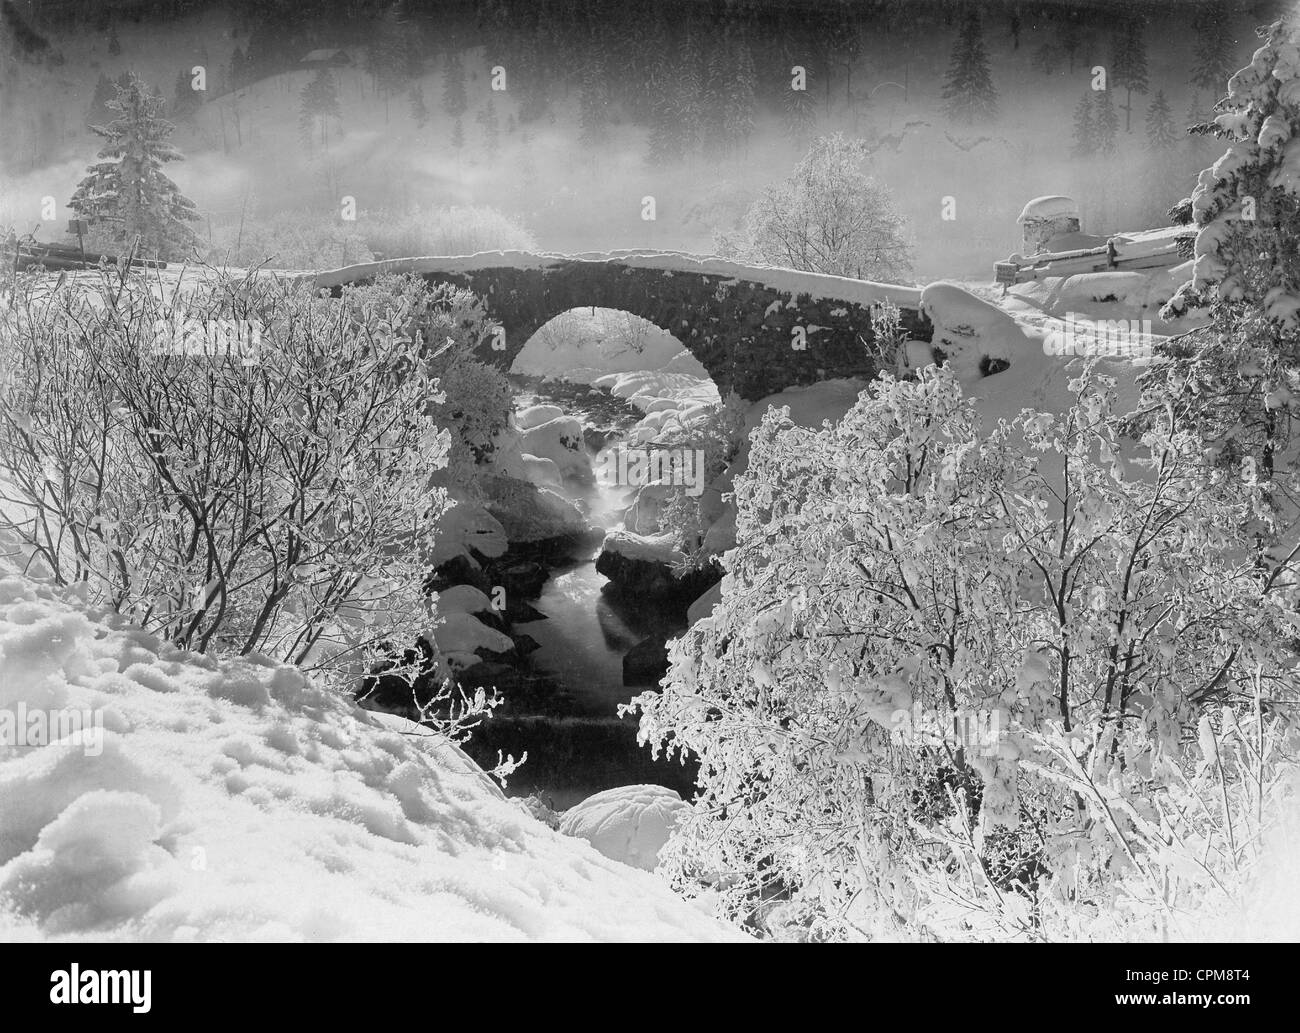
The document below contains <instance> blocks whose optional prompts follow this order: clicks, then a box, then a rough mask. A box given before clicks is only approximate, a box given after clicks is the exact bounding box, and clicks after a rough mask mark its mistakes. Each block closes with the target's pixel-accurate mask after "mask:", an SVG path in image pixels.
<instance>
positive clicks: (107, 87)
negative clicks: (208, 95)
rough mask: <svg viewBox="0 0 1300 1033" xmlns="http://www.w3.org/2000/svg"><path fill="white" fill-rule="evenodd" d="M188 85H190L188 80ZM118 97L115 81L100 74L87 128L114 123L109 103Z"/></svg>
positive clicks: (91, 102)
mask: <svg viewBox="0 0 1300 1033" xmlns="http://www.w3.org/2000/svg"><path fill="white" fill-rule="evenodd" d="M186 85H187V86H188V85H189V82H188V80H186ZM116 96H117V87H116V86H114V85H113V80H112V79H110V78H109V77H108V76H106V75H105V74H104V73H103V72H100V73H99V81H98V82H97V83H95V93H94V96H92V97H91V99H90V110H88V111H87V112H86V128H87V129H89V128H90V127H91V126H98V125H103V124H104V123H105V122H109V121H112V118H113V112H112V109H110V108H109V106H108V104H109V101H111V100H113V99H114V98H115V97H116Z"/></svg>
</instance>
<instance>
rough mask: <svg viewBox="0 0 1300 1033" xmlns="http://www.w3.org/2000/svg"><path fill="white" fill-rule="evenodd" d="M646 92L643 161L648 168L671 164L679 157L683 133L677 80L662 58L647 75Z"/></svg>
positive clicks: (681, 149) (681, 150) (681, 151)
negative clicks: (647, 105)
mask: <svg viewBox="0 0 1300 1033" xmlns="http://www.w3.org/2000/svg"><path fill="white" fill-rule="evenodd" d="M646 93H647V94H648V96H649V98H650V134H649V136H648V137H647V139H646V161H647V163H648V164H650V165H670V164H672V163H673V162H675V161H679V160H680V159H681V157H682V153H683V148H682V134H681V122H680V120H679V119H678V85H677V81H676V77H675V76H674V75H673V73H672V70H671V69H670V68H669V66H668V62H667V61H666V60H664V59H663V57H662V56H661V57H660V60H659V61H658V62H657V63H656V65H655V67H654V68H653V69H652V70H651V72H650V83H649V88H648V89H647V90H646Z"/></svg>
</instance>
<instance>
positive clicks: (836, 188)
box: [720, 133, 911, 282]
mask: <svg viewBox="0 0 1300 1033" xmlns="http://www.w3.org/2000/svg"><path fill="white" fill-rule="evenodd" d="M866 154H867V151H866V145H865V144H864V143H863V141H861V140H850V139H848V138H846V137H845V136H844V135H843V134H841V133H836V134H834V135H832V136H824V137H821V138H820V139H818V140H817V141H815V142H814V143H813V145H812V147H811V149H810V150H809V151H808V153H807V154H806V155H805V156H804V157H803V159H802V160H801V161H800V162H799V164H798V165H796V166H795V168H794V171H793V172H791V174H790V175H789V177H788V178H786V179H785V180H783V181H782V182H781V183H778V184H777V185H775V186H771V187H768V188H767V189H766V190H764V191H763V193H762V194H761V195H760V196H759V197H758V199H757V200H756V201H755V202H754V203H753V204H752V205H751V206H750V208H749V211H748V212H747V213H746V215H745V221H744V225H743V227H742V230H741V232H740V234H739V236H738V237H737V238H735V239H726V238H724V239H723V240H721V241H720V245H721V247H722V249H723V250H724V252H726V253H730V254H734V255H736V256H737V257H740V258H742V259H744V260H750V261H756V262H759V263H762V264H766V265H777V266H786V267H788V268H791V269H804V270H808V271H809V272H821V273H834V274H835V275H837V276H856V277H860V278H862V279H869V280H885V281H891V282H899V281H905V280H907V279H908V278H909V277H910V276H911V260H910V251H911V249H910V245H909V243H908V239H907V232H906V222H905V220H904V218H903V216H902V215H901V214H900V213H899V211H898V209H897V208H896V206H895V204H894V199H893V197H892V195H891V194H890V192H889V190H888V189H887V188H886V187H885V186H884V185H882V184H880V183H878V182H876V181H875V180H874V179H872V178H871V177H870V176H869V175H867V173H866V171H865V170H864V168H863V165H864V163H865V161H866Z"/></svg>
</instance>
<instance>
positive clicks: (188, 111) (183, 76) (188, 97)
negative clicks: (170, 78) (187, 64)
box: [172, 68, 203, 122]
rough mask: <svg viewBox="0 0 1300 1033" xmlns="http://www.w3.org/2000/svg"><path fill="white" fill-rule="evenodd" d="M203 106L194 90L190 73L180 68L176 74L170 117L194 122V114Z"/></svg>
mask: <svg viewBox="0 0 1300 1033" xmlns="http://www.w3.org/2000/svg"><path fill="white" fill-rule="evenodd" d="M202 106H203V99H202V98H201V97H200V96H199V94H198V91H197V90H195V89H194V82H193V80H192V79H191V77H190V73H189V72H188V71H187V70H186V69H184V68H182V69H181V70H180V71H179V72H177V73H176V94H175V96H174V97H173V98H172V117H173V118H176V119H184V120H185V121H187V122H193V121H194V113H195V112H196V111H198V110H199V108H200V107H202Z"/></svg>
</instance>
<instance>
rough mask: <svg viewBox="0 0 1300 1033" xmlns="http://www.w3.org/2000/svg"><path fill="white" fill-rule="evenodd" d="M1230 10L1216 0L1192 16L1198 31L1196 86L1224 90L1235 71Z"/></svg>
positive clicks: (1193, 81) (1193, 67) (1195, 50)
mask: <svg viewBox="0 0 1300 1033" xmlns="http://www.w3.org/2000/svg"><path fill="white" fill-rule="evenodd" d="M1228 17H1229V10H1228V5H1227V4H1226V3H1225V2H1223V0H1214V2H1213V3H1210V4H1208V5H1206V6H1205V7H1203V8H1202V9H1201V10H1200V11H1198V12H1197V14H1196V16H1195V17H1194V18H1193V19H1192V28H1193V30H1194V31H1195V32H1196V46H1195V49H1194V55H1195V56H1194V63H1193V65H1192V77H1191V79H1190V80H1189V81H1190V82H1191V84H1192V85H1193V86H1196V87H1198V88H1200V89H1202V90H1212V91H1215V92H1216V94H1217V93H1221V92H1222V91H1223V89H1224V87H1225V85H1226V84H1227V81H1228V76H1229V75H1231V74H1232V71H1233V59H1232V40H1231V38H1230V37H1229V35H1228V33H1229V29H1228Z"/></svg>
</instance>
